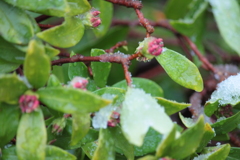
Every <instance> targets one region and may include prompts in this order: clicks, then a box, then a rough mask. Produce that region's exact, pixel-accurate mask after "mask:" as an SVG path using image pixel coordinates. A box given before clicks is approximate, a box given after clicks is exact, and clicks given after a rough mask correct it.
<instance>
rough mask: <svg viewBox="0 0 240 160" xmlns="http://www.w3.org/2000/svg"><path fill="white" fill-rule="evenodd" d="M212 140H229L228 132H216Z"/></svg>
mask: <svg viewBox="0 0 240 160" xmlns="http://www.w3.org/2000/svg"><path fill="white" fill-rule="evenodd" d="M212 140H213V141H228V140H230V138H229V135H228V134H218V135H216V136H215V137H213V138H212Z"/></svg>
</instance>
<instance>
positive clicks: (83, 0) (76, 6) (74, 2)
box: [68, 0, 91, 16]
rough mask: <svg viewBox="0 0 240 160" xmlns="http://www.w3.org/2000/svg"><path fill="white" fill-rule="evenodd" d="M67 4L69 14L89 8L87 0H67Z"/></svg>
mask: <svg viewBox="0 0 240 160" xmlns="http://www.w3.org/2000/svg"><path fill="white" fill-rule="evenodd" d="M68 5H69V7H70V12H69V13H68V15H69V16H75V15H78V14H82V13H84V12H87V11H88V10H90V9H91V5H90V4H89V2H88V1H87V0H68Z"/></svg>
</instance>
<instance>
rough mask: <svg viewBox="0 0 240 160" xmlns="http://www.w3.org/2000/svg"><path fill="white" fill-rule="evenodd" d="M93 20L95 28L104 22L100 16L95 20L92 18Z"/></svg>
mask: <svg viewBox="0 0 240 160" xmlns="http://www.w3.org/2000/svg"><path fill="white" fill-rule="evenodd" d="M93 19H94V18H93ZM91 22H92V26H93V27H94V28H96V27H98V26H99V25H100V24H101V23H102V21H101V19H100V18H98V19H97V20H94V21H92V20H91Z"/></svg>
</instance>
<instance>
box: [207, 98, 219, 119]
mask: <svg viewBox="0 0 240 160" xmlns="http://www.w3.org/2000/svg"><path fill="white" fill-rule="evenodd" d="M218 106H219V103H218V101H211V100H209V101H207V102H206V103H205V105H204V113H205V114H206V115H207V116H208V117H210V116H212V115H213V114H214V112H215V111H216V110H218V108H219V107H218Z"/></svg>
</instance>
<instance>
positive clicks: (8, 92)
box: [0, 74, 28, 104]
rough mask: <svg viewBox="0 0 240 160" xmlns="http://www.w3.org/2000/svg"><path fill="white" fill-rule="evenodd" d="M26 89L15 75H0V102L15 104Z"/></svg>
mask: <svg viewBox="0 0 240 160" xmlns="http://www.w3.org/2000/svg"><path fill="white" fill-rule="evenodd" d="M27 89H28V88H27V86H26V85H25V83H24V82H23V81H22V80H21V79H20V78H19V77H18V76H17V75H16V74H5V75H4V74H3V75H0V102H6V103H9V104H16V103H17V102H18V99H19V97H20V96H21V95H22V94H23V93H24V92H25V91H26V90H27Z"/></svg>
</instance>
